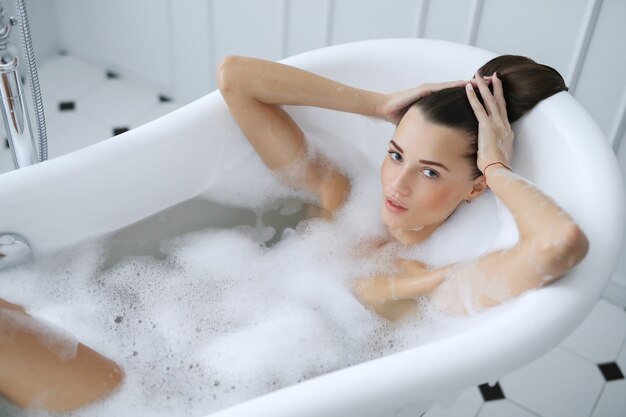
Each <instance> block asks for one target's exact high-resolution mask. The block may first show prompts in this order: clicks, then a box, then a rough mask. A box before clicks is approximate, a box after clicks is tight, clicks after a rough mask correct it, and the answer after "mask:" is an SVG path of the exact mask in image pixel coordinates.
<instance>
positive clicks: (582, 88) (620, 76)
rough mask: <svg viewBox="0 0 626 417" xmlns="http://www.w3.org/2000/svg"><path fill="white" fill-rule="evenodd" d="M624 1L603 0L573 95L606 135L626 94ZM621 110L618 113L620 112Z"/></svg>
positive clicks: (617, 114)
mask: <svg viewBox="0 0 626 417" xmlns="http://www.w3.org/2000/svg"><path fill="white" fill-rule="evenodd" d="M625 22H626V1H623V0H604V2H603V4H602V8H601V9H600V15H599V16H598V24H597V25H596V29H595V31H594V33H593V36H592V38H591V42H590V44H589V51H588V53H587V59H586V60H585V62H584V65H583V67H582V71H581V74H580V81H579V84H578V87H577V89H576V98H577V99H578V100H580V102H581V103H582V104H583V105H584V106H585V107H586V108H587V110H588V111H589V112H590V113H591V115H592V116H593V118H594V119H595V120H596V121H597V122H598V123H599V124H600V127H602V130H603V131H604V132H605V133H606V134H607V135H608V136H609V140H614V139H615V138H612V137H610V136H611V134H612V133H613V129H614V126H615V124H617V123H619V119H620V118H621V117H622V112H623V109H622V107H623V106H622V105H621V102H622V100H623V97H624V95H625V94H626V75H625V74H626V25H625ZM620 110H622V112H620Z"/></svg>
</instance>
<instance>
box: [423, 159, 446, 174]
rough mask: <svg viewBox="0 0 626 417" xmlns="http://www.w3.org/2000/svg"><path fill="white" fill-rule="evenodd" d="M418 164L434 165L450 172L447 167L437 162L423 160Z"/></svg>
mask: <svg viewBox="0 0 626 417" xmlns="http://www.w3.org/2000/svg"><path fill="white" fill-rule="evenodd" d="M419 162H421V163H422V164H426V165H436V166H438V167H441V168H443V169H445V170H446V171H448V172H450V170H449V169H448V167H446V166H445V165H444V164H440V163H439V162H434V161H426V160H425V159H420V160H419Z"/></svg>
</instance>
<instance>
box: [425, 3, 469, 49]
mask: <svg viewBox="0 0 626 417" xmlns="http://www.w3.org/2000/svg"><path fill="white" fill-rule="evenodd" d="M477 1H479V0H474V1H468V0H435V1H432V0H431V1H430V2H429V3H428V8H427V16H428V18H427V19H426V25H425V30H424V37H425V38H430V39H442V40H446V41H453V42H461V43H465V42H467V37H468V33H469V31H470V26H471V23H472V20H471V19H470V17H471V16H472V12H473V8H474V6H475V4H476V3H477Z"/></svg>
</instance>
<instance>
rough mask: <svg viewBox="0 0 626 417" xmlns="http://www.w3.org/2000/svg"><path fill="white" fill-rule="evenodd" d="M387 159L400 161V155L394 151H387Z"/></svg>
mask: <svg viewBox="0 0 626 417" xmlns="http://www.w3.org/2000/svg"><path fill="white" fill-rule="evenodd" d="M387 153H388V154H389V157H390V158H391V159H393V160H394V161H402V155H400V154H399V153H398V152H395V151H388V152H387Z"/></svg>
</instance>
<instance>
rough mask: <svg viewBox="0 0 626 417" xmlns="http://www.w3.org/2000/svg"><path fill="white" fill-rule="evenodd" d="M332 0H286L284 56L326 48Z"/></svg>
mask: <svg viewBox="0 0 626 417" xmlns="http://www.w3.org/2000/svg"><path fill="white" fill-rule="evenodd" d="M332 2H333V1H332V0H316V1H311V0H287V3H286V4H287V8H288V19H287V25H288V30H287V50H286V51H285V55H286V56H291V55H295V54H299V53H300V52H304V51H310V50H311V49H317V48H321V47H323V46H326V41H327V34H328V29H329V27H328V25H329V24H330V20H329V18H330V17H331V16H330V10H329V8H330V7H332Z"/></svg>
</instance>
